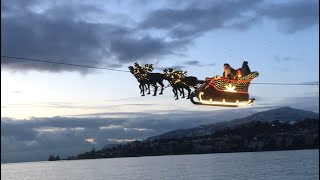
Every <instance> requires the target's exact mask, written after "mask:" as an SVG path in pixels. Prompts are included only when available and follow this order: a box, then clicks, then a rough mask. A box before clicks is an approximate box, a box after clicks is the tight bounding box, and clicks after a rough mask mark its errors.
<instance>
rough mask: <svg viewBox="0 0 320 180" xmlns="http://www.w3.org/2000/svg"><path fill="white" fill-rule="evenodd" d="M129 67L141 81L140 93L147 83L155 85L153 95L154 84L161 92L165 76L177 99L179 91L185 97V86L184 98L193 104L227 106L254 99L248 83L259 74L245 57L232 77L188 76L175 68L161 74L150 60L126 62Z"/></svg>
mask: <svg viewBox="0 0 320 180" xmlns="http://www.w3.org/2000/svg"><path fill="white" fill-rule="evenodd" d="M129 69H130V72H131V73H132V74H133V75H134V76H135V77H136V79H137V80H138V82H139V83H140V85H139V88H140V90H141V91H140V93H141V94H142V96H144V95H145V93H144V92H145V91H149V92H148V93H147V94H150V85H151V86H153V87H154V90H155V91H154V96H156V95H157V89H158V86H157V84H159V85H160V87H161V91H160V94H159V95H161V94H163V93H162V92H163V90H164V88H165V87H164V85H163V81H164V80H167V81H168V82H169V85H168V86H171V87H172V92H173V93H174V97H175V98H176V100H177V99H178V94H179V93H180V95H182V98H184V97H185V94H184V90H187V91H188V95H187V99H190V101H191V102H192V103H193V104H195V105H210V106H227V107H239V106H248V105H253V102H254V100H255V99H254V98H250V96H249V86H250V83H251V81H252V80H253V79H255V78H256V77H258V76H259V73H258V72H257V71H253V72H251V70H250V68H249V66H248V62H246V61H244V62H243V65H242V68H239V69H238V70H237V74H236V75H235V76H234V78H225V77H220V76H215V77H207V78H206V79H205V80H198V78H196V77H194V76H187V72H186V71H182V70H179V71H174V70H173V69H172V68H169V69H165V70H163V74H162V73H153V72H152V71H153V66H152V64H146V65H145V67H142V66H140V65H139V64H138V63H135V66H129ZM168 86H167V87H168ZM191 89H194V90H193V91H192V90H191Z"/></svg>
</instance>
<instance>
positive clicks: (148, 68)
mask: <svg viewBox="0 0 320 180" xmlns="http://www.w3.org/2000/svg"><path fill="white" fill-rule="evenodd" d="M153 70H154V68H153V64H146V65H145V68H144V74H145V75H146V77H147V79H148V82H149V84H151V85H152V86H153V87H154V94H153V96H156V95H157V90H158V86H157V84H160V86H161V91H160V93H159V94H160V95H161V94H163V89H164V84H163V80H164V79H165V76H164V74H161V73H152V71H153ZM149 93H150V88H149Z"/></svg>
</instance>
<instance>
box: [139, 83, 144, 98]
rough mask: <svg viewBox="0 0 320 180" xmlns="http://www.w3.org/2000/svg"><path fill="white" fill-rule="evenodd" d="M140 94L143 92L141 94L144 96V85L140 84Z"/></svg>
mask: <svg viewBox="0 0 320 180" xmlns="http://www.w3.org/2000/svg"><path fill="white" fill-rule="evenodd" d="M139 87H140V94H141V93H142V95H141V96H144V85H142V84H140V86H139Z"/></svg>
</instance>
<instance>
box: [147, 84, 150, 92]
mask: <svg viewBox="0 0 320 180" xmlns="http://www.w3.org/2000/svg"><path fill="white" fill-rule="evenodd" d="M147 86H148V93H147V94H151V93H150V84H149V83H148V84H147Z"/></svg>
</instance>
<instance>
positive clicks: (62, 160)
mask: <svg viewBox="0 0 320 180" xmlns="http://www.w3.org/2000/svg"><path fill="white" fill-rule="evenodd" d="M309 150H318V151H319V148H309V149H287V150H269V151H241V152H218V153H198V154H167V155H146V156H128V157H112V158H97V159H74V160H68V159H61V160H59V161H56V162H66V161H82V160H99V159H119V158H140V157H155V156H184V155H188V156H189V155H205V154H233V153H234V154H238V153H260V152H283V151H309ZM39 162H45V163H47V162H50V161H47V160H43V161H26V162H8V163H1V165H7V164H20V163H39Z"/></svg>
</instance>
